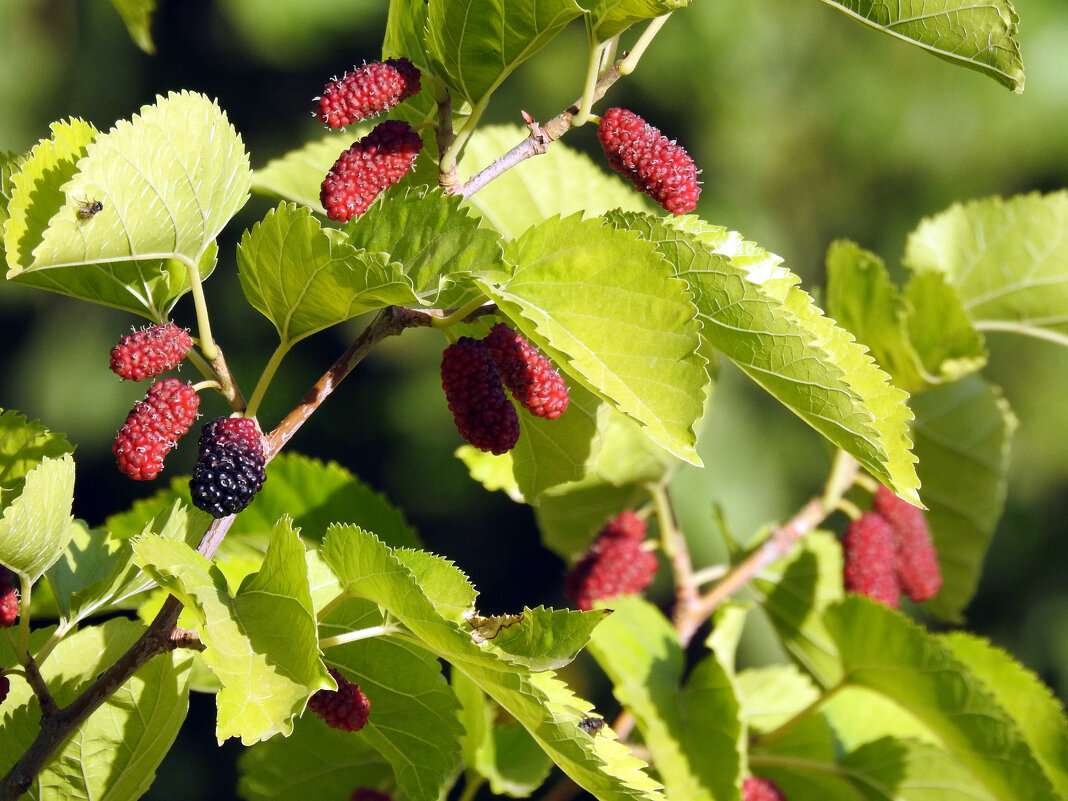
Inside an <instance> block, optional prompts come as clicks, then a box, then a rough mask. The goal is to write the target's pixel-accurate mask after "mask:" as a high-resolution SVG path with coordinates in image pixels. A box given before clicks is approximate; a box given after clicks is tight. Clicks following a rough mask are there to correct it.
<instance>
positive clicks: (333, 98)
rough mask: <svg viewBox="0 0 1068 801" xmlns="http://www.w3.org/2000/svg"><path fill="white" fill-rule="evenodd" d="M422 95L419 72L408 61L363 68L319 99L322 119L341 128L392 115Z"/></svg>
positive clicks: (329, 86)
mask: <svg viewBox="0 0 1068 801" xmlns="http://www.w3.org/2000/svg"><path fill="white" fill-rule="evenodd" d="M418 93H419V69H418V67H416V66H415V65H414V64H412V62H410V61H409V60H408V59H406V58H390V59H386V60H385V61H376V62H375V63H373V64H364V65H363V66H362V67H355V68H353V69H352V70H350V71H349V72H346V73H345V74H344V75H343V76H342V77H341V78H338V79H336V80H333V81H331V82H330V83H328V84H327V85H326V88H325V89H323V96H322V97H320V98H319V113H318V116H319V119H320V120H322V121H323V123H324V124H325V125H329V126H330V127H331V128H341V127H344V126H345V125H351V124H352V123H354V122H358V121H359V120H362V119H366V118H367V117H373V116H375V115H376V114H379V113H381V112H383V111H389V110H390V109H391V108H393V107H394V106H395V105H397V104H398V103H400V102H401V101H402V100H407V99H408V98H409V97H412V96H413V95H416V94H418Z"/></svg>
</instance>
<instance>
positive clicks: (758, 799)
mask: <svg viewBox="0 0 1068 801" xmlns="http://www.w3.org/2000/svg"><path fill="white" fill-rule="evenodd" d="M742 801H786V796H784V795H783V794H782V791H781V790H779V788H778V787H777V786H776V785H775V782H773V781H770V780H768V779H761V778H760V777H759V776H750V777H748V778H747V779H746V780H745V781H744V782H742Z"/></svg>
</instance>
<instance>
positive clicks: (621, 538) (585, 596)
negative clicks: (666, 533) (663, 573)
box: [563, 512, 659, 611]
mask: <svg viewBox="0 0 1068 801" xmlns="http://www.w3.org/2000/svg"><path fill="white" fill-rule="evenodd" d="M644 536H645V522H644V521H643V520H641V518H639V517H638V516H637V515H635V514H634V513H633V512H622V513H621V514H619V515H617V516H616V517H615V518H613V519H612V520H610V521H608V523H607V524H605V526H604V528H602V529H601V531H600V533H599V534H598V535H597V539H596V540H594V543H593V545H592V546H590V549H589V550H588V551H587V552H586V553H585V554H584V555H583V556H582V558H581V559H579V560H578V561H577V562H576V563H575V565H574V567H572V568H571V570H569V571H568V572H567V575H565V576H564V587H563V590H564V595H565V596H567V598H568V599H569V600H570V601H571V602H572V603H574V604H575V606H577V607H578V608H579V609H581V610H583V611H586V610H590V609H593V604H594V602H595V601H603V600H607V599H609V598H614V597H615V596H617V595H632V594H633V595H640V594H641V593H643V592H645V589H646V588H647V587H648V586H649V585H650V584H651V583H652V581H653V578H654V577H655V576H656V570H657V567H658V566H659V565H658V563H657V560H656V556H655V555H654V554H652V553H650V552H649V551H647V550H645V548H643V547H642V540H643V538H644Z"/></svg>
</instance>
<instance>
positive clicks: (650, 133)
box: [597, 108, 701, 214]
mask: <svg viewBox="0 0 1068 801" xmlns="http://www.w3.org/2000/svg"><path fill="white" fill-rule="evenodd" d="M597 138H598V139H599V140H600V142H601V147H603V148H604V154H605V156H606V157H607V158H608V165H609V166H610V167H611V168H612V169H613V170H615V171H616V172H618V173H621V174H622V175H623V176H624V177H625V178H626V179H627V180H629V181H630V182H631V183H632V184H634V186H635V188H636V189H637V190H638V191H639V192H644V193H645V194H647V195H649V197H651V198H652V199H653V200H655V201H656V202H657V203H659V204H660V205H661V206H662V207H664V208H665V209H667V210H668V211H670V212H671V213H672V214H685V213H686V212H688V211H693V210H694V209H695V208H697V197H698V195H700V194H701V187H700V185H698V183H697V168H696V167H695V166H694V163H693V159H691V158H690V156H689V154H688V153H687V152H686V150H685V148H683V147H682V146H680V145H677V144H675V143H674V142H673V141H671V140H670V139H668V138H667V137H666V136H664V135H663V134H662V133H660V131H659V130H657V129H656V128H654V127H653V126H652V125H650V124H649V123H647V122H646V121H645V120H643V119H642V118H641V117H639V116H638V115H637V114H635V113H634V112H633V111H627V110H626V109H622V108H610V109H608V111H606V112H605V113H604V115H603V116H602V117H601V122H600V124H599V125H598V126H597Z"/></svg>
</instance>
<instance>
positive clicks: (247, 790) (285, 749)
mask: <svg viewBox="0 0 1068 801" xmlns="http://www.w3.org/2000/svg"><path fill="white" fill-rule="evenodd" d="M237 767H238V772H239V774H240V778H239V779H238V784H237V794H238V795H239V796H241V798H243V799H245V801H308V799H310V798H323V799H326V798H348V797H349V796H351V795H352V791H353V790H355V789H356V788H358V787H371V788H380V787H383V786H384V785H385V784H386V782H391V781H392V780H393V771H392V770H391V769H390V767H389V764H388V763H387V762H386V761H385V759H383V758H382V756H381V755H379V753H378V752H377V751H375V749H373V748H372V747H371V745H370V743H368V742H367V739H366V738H365V737H353V736H352V732H347V731H339V730H338V729H331V728H330V727H329V726H327V725H326V724H325V723H324V722H323V721H322V720H321V719H320V718H319V717H318V716H316V715H305V716H304V717H303V718H301V719H300V720H299V721H297V725H296V728H295V729H294V730H293V734H291V735H290V736H289V737H272V738H271V739H270V740H268V741H267V742H265V743H256V744H255V745H253V746H252V747H250V748H246V749H244V751H243V753H242V754H241V756H240V757H239V758H238V762H237Z"/></svg>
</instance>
